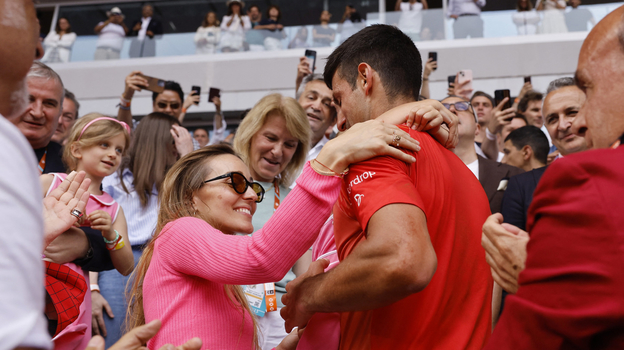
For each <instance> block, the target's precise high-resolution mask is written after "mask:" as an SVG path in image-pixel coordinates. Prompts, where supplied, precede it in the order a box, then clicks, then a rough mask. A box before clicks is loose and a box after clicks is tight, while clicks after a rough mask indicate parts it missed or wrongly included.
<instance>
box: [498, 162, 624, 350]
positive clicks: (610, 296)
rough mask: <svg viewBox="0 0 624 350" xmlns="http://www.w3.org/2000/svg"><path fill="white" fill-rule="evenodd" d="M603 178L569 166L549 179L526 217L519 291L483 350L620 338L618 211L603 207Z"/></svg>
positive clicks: (558, 166)
mask: <svg viewBox="0 0 624 350" xmlns="http://www.w3.org/2000/svg"><path fill="white" fill-rule="evenodd" d="M577 159H578V158H577ZM577 159H575V160H577ZM587 162H591V161H587ZM589 171H591V174H590V173H589ZM607 177H608V175H607V176H605V175H603V172H602V171H600V169H598V170H596V169H595V167H594V169H593V171H592V166H591V164H590V166H582V163H581V162H578V161H576V162H575V161H572V159H561V160H557V162H555V163H553V165H551V168H550V169H548V170H547V171H546V173H545V174H544V177H543V178H542V179H541V181H540V183H539V186H538V188H537V190H536V191H535V196H534V200H533V203H532V205H531V208H530V210H529V218H528V224H527V228H528V232H529V233H530V235H531V240H530V241H529V244H528V246H527V252H528V258H527V263H526V268H525V270H524V271H523V272H522V273H521V274H520V281H519V282H520V288H519V290H518V293H517V294H516V295H510V296H509V297H508V298H507V300H506V302H505V309H504V312H503V314H502V317H501V319H500V321H499V322H498V324H497V326H496V329H495V330H494V333H493V335H492V338H491V339H490V342H489V343H488V345H487V347H486V349H562V348H570V349H572V348H574V349H593V348H604V346H605V344H602V345H601V342H602V341H604V340H605V339H609V335H608V334H609V333H610V332H611V333H612V332H614V331H617V330H618V329H619V331H621V330H622V326H623V323H624V322H623V321H622V319H621V317H620V316H619V315H620V314H621V310H623V308H624V297H623V295H624V294H623V292H622V290H624V286H622V282H621V281H622V279H621V278H619V277H618V276H621V274H622V271H623V266H622V261H623V260H622V257H621V253H620V252H621V246H622V242H621V241H620V240H621V237H618V236H617V235H616V234H615V232H616V231H617V230H616V228H615V225H614V220H613V219H612V217H611V216H612V215H613V213H614V211H616V210H617V209H616V208H614V207H613V206H612V205H610V204H609V203H605V199H604V194H605V191H609V182H608V180H606V179H607ZM612 184H613V182H612ZM620 186H621V184H620ZM612 335H613V334H612ZM607 342H608V340H607Z"/></svg>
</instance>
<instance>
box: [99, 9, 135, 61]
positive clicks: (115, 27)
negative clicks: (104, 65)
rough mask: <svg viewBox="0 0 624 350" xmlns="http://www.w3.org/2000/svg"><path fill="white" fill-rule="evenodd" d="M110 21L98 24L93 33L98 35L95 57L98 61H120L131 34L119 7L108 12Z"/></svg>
mask: <svg viewBox="0 0 624 350" xmlns="http://www.w3.org/2000/svg"><path fill="white" fill-rule="evenodd" d="M106 15H107V16H108V19H107V20H106V21H104V22H100V23H98V25H96V26H95V29H93V31H94V32H95V34H97V35H98V41H97V43H96V49H95V56H94V58H93V59H95V60H96V61H97V60H116V59H119V56H120V53H121V49H122V48H123V43H124V38H125V37H126V35H127V34H128V33H129V31H128V27H126V24H125V23H124V21H123V20H124V18H125V17H124V15H123V13H121V9H119V7H113V8H112V9H111V10H110V11H107V12H106Z"/></svg>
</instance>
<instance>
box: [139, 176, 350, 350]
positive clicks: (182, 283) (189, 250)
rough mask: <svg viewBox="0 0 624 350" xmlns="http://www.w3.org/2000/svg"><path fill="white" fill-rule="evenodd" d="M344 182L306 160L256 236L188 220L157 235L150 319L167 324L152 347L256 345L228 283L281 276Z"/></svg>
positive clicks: (148, 290) (149, 280)
mask: <svg viewBox="0 0 624 350" xmlns="http://www.w3.org/2000/svg"><path fill="white" fill-rule="evenodd" d="M340 184H341V179H340V178H338V177H328V176H322V175H319V174H317V173H316V172H315V171H314V170H312V169H311V168H310V166H309V164H306V166H305V168H304V170H303V174H302V175H301V176H300V177H299V179H298V180H297V187H295V189H294V190H293V191H291V192H290V194H289V195H288V196H287V197H286V199H284V201H283V202H282V204H281V205H280V207H279V209H278V210H277V211H276V212H275V214H274V215H273V216H272V217H271V219H270V220H269V221H268V222H267V223H266V224H265V225H264V227H263V228H262V229H261V230H259V231H257V232H256V233H254V235H253V236H251V237H249V236H233V235H225V234H223V233H222V232H220V231H219V230H217V229H215V228H213V227H211V226H210V225H208V224H207V223H206V222H205V221H203V220H200V219H197V218H193V217H184V218H180V219H178V220H175V221H173V222H170V223H168V224H167V225H166V226H165V227H164V228H163V230H162V232H161V233H160V235H159V236H158V239H157V240H156V244H155V247H154V255H153V257H152V261H151V263H150V266H149V268H148V271H147V273H146V275H145V279H144V282H143V307H144V309H145V321H146V322H150V321H152V320H154V319H160V320H161V321H162V328H161V329H160V331H159V332H158V333H157V334H156V336H155V337H154V338H152V340H150V341H149V342H148V347H149V348H150V349H158V348H160V347H161V346H162V345H164V344H167V343H172V344H175V345H176V346H177V345H180V344H183V343H185V342H186V341H187V340H189V339H190V338H193V337H199V338H201V340H202V342H203V345H202V349H211V350H219V349H228V350H229V349H253V325H252V320H251V315H250V314H249V313H247V312H244V313H243V311H242V310H243V309H242V308H241V305H240V304H238V303H236V302H233V301H231V299H230V298H229V297H228V296H227V295H226V293H225V289H224V285H225V284H229V285H247V284H258V283H265V282H271V281H279V280H280V279H281V278H282V277H284V275H286V273H287V272H288V270H289V269H290V268H291V267H292V265H293V264H294V263H295V261H297V259H298V258H299V257H300V256H301V255H303V253H305V251H306V250H308V249H309V248H310V246H311V245H312V243H313V242H314V240H315V239H316V236H317V233H318V232H319V230H320V228H321V226H322V225H323V223H324V222H325V220H326V219H327V217H328V216H329V215H330V213H331V209H332V206H333V204H334V202H335V201H336V198H338V192H339V190H340Z"/></svg>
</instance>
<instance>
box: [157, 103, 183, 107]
mask: <svg viewBox="0 0 624 350" xmlns="http://www.w3.org/2000/svg"><path fill="white" fill-rule="evenodd" d="M156 105H157V106H158V108H160V109H165V108H167V106H169V107H171V109H178V108H180V104H179V103H177V102H174V103H167V102H158V103H156Z"/></svg>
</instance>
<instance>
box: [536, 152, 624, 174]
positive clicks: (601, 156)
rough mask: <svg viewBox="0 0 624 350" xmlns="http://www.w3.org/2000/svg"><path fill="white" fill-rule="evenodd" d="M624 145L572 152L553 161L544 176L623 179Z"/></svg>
mask: <svg viewBox="0 0 624 350" xmlns="http://www.w3.org/2000/svg"><path fill="white" fill-rule="evenodd" d="M623 160H624V147H619V148H617V149H596V150H588V151H584V152H579V153H575V154H570V155H568V156H565V157H563V158H561V159H558V160H557V161H555V162H553V163H552V164H551V165H550V166H549V167H548V168H549V169H548V171H547V172H546V173H545V174H544V178H552V177H559V176H561V177H566V178H568V179H569V178H584V179H586V180H587V181H592V180H600V181H601V180H604V179H618V180H619V179H621V178H622V176H624V162H623Z"/></svg>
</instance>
